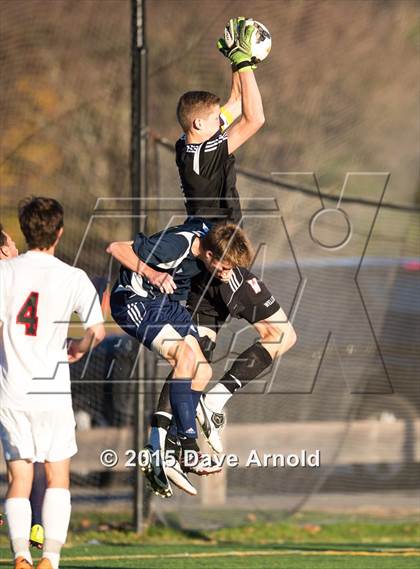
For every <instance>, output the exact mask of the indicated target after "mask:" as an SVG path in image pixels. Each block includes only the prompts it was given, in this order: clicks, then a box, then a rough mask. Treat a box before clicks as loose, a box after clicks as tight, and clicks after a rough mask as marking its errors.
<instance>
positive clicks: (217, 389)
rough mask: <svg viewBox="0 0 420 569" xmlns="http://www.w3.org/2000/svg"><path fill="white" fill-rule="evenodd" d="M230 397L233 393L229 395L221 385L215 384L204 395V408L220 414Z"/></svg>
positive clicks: (226, 389)
mask: <svg viewBox="0 0 420 569" xmlns="http://www.w3.org/2000/svg"><path fill="white" fill-rule="evenodd" d="M232 395H233V393H231V392H230V391H229V389H228V388H227V387H226V386H225V385H223V383H216V385H215V386H214V387H212V388H211V389H210V391H208V392H207V393H206V399H205V402H206V407H208V408H209V409H210V410H211V411H214V412H215V413H221V412H222V409H223V407H224V406H225V405H226V403H227V402H228V401H229V399H230V398H231V397H232Z"/></svg>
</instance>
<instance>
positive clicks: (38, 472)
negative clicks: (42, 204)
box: [0, 223, 47, 549]
mask: <svg viewBox="0 0 420 569" xmlns="http://www.w3.org/2000/svg"><path fill="white" fill-rule="evenodd" d="M18 255H19V251H18V249H17V247H16V243H15V242H14V241H13V238H12V237H11V236H10V235H9V234H8V233H6V231H5V230H4V229H3V226H2V224H1V223H0V261H9V260H10V259H13V258H14V257H17V256H18ZM46 489H47V488H46V477H45V466H44V464H43V463H41V462H34V479H33V482H32V490H31V495H30V497H29V501H30V502H31V509H32V521H31V526H32V527H31V534H30V543H31V545H33V546H34V547H37V548H38V549H42V546H43V544H44V528H43V527H42V503H43V501H44V495H45V490H46ZM1 525H3V517H2V514H0V526H1Z"/></svg>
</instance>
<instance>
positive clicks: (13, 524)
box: [5, 498, 32, 564]
mask: <svg viewBox="0 0 420 569" xmlns="http://www.w3.org/2000/svg"><path fill="white" fill-rule="evenodd" d="M5 512H6V516H7V524H8V526H9V536H10V542H11V544H12V550H13V553H14V556H15V559H16V558H17V557H24V558H25V559H26V560H27V561H29V563H31V564H32V556H31V554H30V551H29V535H30V533H31V518H32V511H31V503H30V502H29V500H28V498H8V499H7V500H6V502H5Z"/></svg>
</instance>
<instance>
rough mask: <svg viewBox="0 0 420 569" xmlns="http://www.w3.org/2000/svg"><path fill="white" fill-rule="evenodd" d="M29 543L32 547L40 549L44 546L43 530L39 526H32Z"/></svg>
mask: <svg viewBox="0 0 420 569" xmlns="http://www.w3.org/2000/svg"><path fill="white" fill-rule="evenodd" d="M29 541H30V544H31V545H32V546H33V547H36V548H38V549H42V546H43V545H44V528H43V527H42V526H41V525H39V524H35V525H33V526H32V528H31V534H30V536H29Z"/></svg>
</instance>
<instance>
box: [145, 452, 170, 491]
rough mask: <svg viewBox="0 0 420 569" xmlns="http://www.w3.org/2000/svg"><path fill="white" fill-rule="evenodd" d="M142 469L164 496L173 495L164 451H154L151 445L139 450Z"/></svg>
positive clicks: (149, 481)
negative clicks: (167, 474) (163, 457)
mask: <svg viewBox="0 0 420 569" xmlns="http://www.w3.org/2000/svg"><path fill="white" fill-rule="evenodd" d="M139 464H140V470H141V471H142V472H143V473H144V475H145V476H146V479H147V481H148V483H149V486H150V488H151V490H152V492H154V493H155V494H156V496H161V497H162V498H170V497H171V496H172V495H173V491H172V488H171V484H170V482H169V480H168V477H167V476H166V465H165V461H164V460H163V459H162V453H161V452H157V451H154V452H153V448H152V447H151V446H150V445H146V447H145V448H144V449H143V450H141V451H140V452H139Z"/></svg>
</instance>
